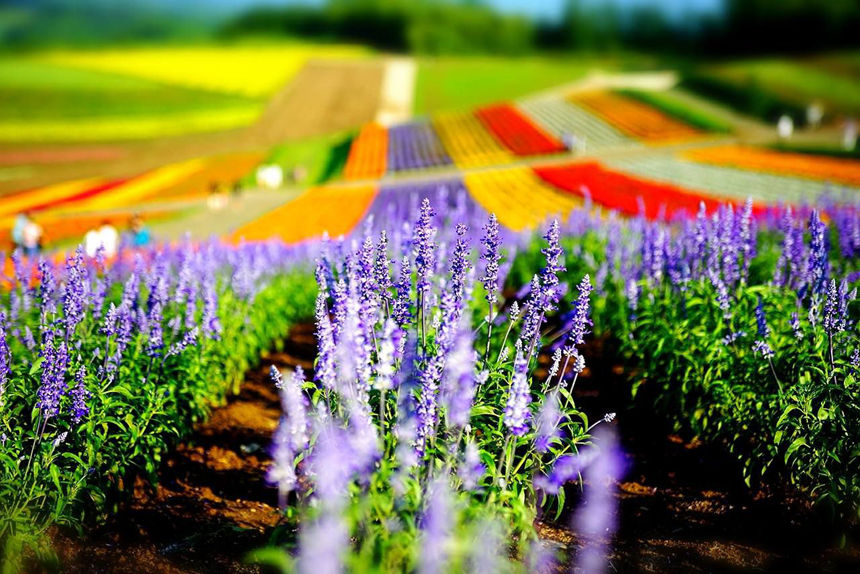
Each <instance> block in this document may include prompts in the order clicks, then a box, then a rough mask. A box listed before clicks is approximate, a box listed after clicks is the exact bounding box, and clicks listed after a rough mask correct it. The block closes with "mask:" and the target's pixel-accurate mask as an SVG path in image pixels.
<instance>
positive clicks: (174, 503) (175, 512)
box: [54, 324, 315, 574]
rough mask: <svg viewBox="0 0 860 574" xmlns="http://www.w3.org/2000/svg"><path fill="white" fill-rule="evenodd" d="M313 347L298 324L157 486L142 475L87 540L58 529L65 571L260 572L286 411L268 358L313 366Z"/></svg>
mask: <svg viewBox="0 0 860 574" xmlns="http://www.w3.org/2000/svg"><path fill="white" fill-rule="evenodd" d="M314 349H315V343H314V338H313V327H312V325H307V324H306V325H299V326H297V327H296V328H294V329H293V331H292V332H291V334H290V338H289V340H288V341H287V343H286V345H285V347H284V350H283V351H282V352H277V353H272V354H270V355H267V356H265V357H263V360H262V361H261V363H260V366H259V367H257V368H256V369H254V370H252V371H250V372H249V373H248V375H247V379H246V381H245V383H244V385H243V386H242V389H241V392H240V393H239V394H238V395H236V396H234V397H232V398H231V399H230V400H229V401H228V403H227V405H226V406H224V407H222V408H219V409H217V410H215V411H214V412H213V413H212V417H211V419H210V420H209V421H208V422H206V423H205V424H201V425H200V426H199V427H198V428H197V429H196V430H195V432H194V434H193V435H192V436H191V437H190V438H189V439H188V440H186V441H184V442H182V443H181V444H180V445H179V446H178V447H177V448H176V450H175V452H173V453H172V454H171V455H170V456H169V457H168V458H167V459H166V460H165V461H164V462H163V464H162V467H161V470H160V472H159V475H160V482H159V484H158V486H157V487H155V488H152V487H151V486H149V485H147V484H145V483H144V482H143V481H139V482H138V483H136V484H135V489H134V495H133V498H132V500H131V501H130V502H129V504H128V505H127V506H126V507H125V508H123V509H122V510H121V511H120V512H118V513H116V514H115V515H113V516H111V517H110V519H109V520H108V521H107V523H106V524H104V525H103V526H101V527H99V528H98V529H97V530H95V531H94V532H92V533H90V534H89V536H87V537H86V539H83V540H80V539H78V538H77V537H76V536H75V535H74V534H73V533H66V532H61V531H57V532H55V533H54V545H55V548H56V550H57V553H58V558H59V562H60V565H61V572H69V573H91V572H113V573H128V574H132V573H134V574H139V573H141V572H147V573H157V572H165V573H178V572H183V573H185V572H194V573H210V572H211V573H213V574H214V573H219V574H220V573H224V572H259V571H260V568H259V567H258V566H255V565H251V564H247V563H245V560H244V559H245V556H246V555H247V553H248V552H250V551H252V550H254V549H257V548H260V547H262V546H265V545H266V543H267V541H268V538H269V535H270V533H271V531H272V528H273V527H274V526H275V525H276V524H277V523H278V520H279V513H278V509H277V491H276V490H275V489H273V488H271V487H270V486H269V485H267V484H266V483H265V481H264V476H265V472H266V469H267V467H268V465H269V461H270V458H269V455H268V452H267V451H268V446H269V443H270V442H271V437H272V433H273V432H274V430H275V427H276V426H277V424H278V418H279V417H280V414H281V408H280V402H279V399H278V394H277V391H276V390H275V388H274V386H273V385H272V383H271V381H270V379H269V366H270V365H276V366H278V367H279V368H281V369H282V370H288V369H290V370H291V369H293V368H295V367H296V366H300V367H302V368H303V369H306V370H307V369H310V368H311V367H312V360H313V353H314Z"/></svg>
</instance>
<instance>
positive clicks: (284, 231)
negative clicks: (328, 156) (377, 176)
mask: <svg viewBox="0 0 860 574" xmlns="http://www.w3.org/2000/svg"><path fill="white" fill-rule="evenodd" d="M375 197H376V187H374V186H369V185H368V186H362V187H350V188H335V187H315V188H311V189H309V190H307V191H306V192H304V193H303V194H302V195H300V196H299V197H297V198H296V199H294V200H292V201H290V202H289V203H286V204H284V205H282V206H281V207H279V208H277V209H275V210H273V211H270V212H269V213H267V214H266V215H264V216H262V217H260V218H258V219H256V220H255V221H252V222H251V223H248V224H247V225H244V226H243V227H241V228H239V230H238V231H236V232H235V233H234V234H233V239H234V240H235V241H240V240H243V239H244V240H246V241H262V240H266V239H270V238H273V237H277V238H280V239H282V240H283V241H285V242H287V243H298V242H300V241H304V240H306V239H313V238H316V237H321V236H322V234H323V233H326V232H327V233H328V234H329V236H330V237H339V236H341V235H345V234H347V233H349V232H350V231H352V230H353V228H354V227H355V226H356V225H358V222H359V221H361V219H362V218H363V217H364V214H365V213H367V210H368V208H370V204H371V203H372V202H373V199H374V198H375Z"/></svg>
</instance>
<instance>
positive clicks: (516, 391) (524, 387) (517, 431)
mask: <svg viewBox="0 0 860 574" xmlns="http://www.w3.org/2000/svg"><path fill="white" fill-rule="evenodd" d="M531 401H532V397H531V389H530V388H529V381H528V363H527V362H526V360H525V358H524V357H523V349H522V343H521V341H517V354H516V358H515V359H514V372H513V376H512V377H511V389H510V392H509V393H508V401H507V405H506V406H505V420H504V422H505V426H506V427H507V428H508V430H509V431H510V432H511V434H512V435H514V436H522V435H524V434H526V432H528V430H529V419H530V418H531V412H530V411H529V404H530V403H531Z"/></svg>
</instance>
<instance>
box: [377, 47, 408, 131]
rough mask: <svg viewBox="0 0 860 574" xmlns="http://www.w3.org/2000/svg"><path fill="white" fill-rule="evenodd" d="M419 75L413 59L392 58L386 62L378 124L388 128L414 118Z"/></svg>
mask: <svg viewBox="0 0 860 574" xmlns="http://www.w3.org/2000/svg"><path fill="white" fill-rule="evenodd" d="M417 73H418V66H417V64H416V63H415V60H414V59H412V58H392V59H389V60H387V61H386V62H385V75H384V76H383V78H382V89H381V90H380V95H379V109H378V111H377V112H376V121H377V122H379V123H380V124H382V125H384V126H388V125H391V124H395V123H398V122H405V121H407V120H409V119H410V118H411V117H412V108H413V101H414V100H415V77H416V75H417Z"/></svg>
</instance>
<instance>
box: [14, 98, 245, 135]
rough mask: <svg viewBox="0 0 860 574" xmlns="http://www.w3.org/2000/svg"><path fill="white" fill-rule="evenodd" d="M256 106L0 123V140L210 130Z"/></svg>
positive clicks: (227, 125)
mask: <svg viewBox="0 0 860 574" xmlns="http://www.w3.org/2000/svg"><path fill="white" fill-rule="evenodd" d="M260 111H261V108H260V107H259V106H257V105H248V106H247V107H237V108H228V109H223V110H201V111H194V112H191V111H185V112H180V113H169V114H164V115H158V116H145V117H101V118H78V119H62V120H47V121H44V120H35V121H32V120H26V121H24V120H18V121H14V120H13V121H5V120H4V121H3V122H2V123H0V141H7V142H51V141H63V142H88V141H105V140H135V139H147V138H151V137H167V136H174V135H182V134H187V133H198V132H214V131H220V130H227V129H232V128H238V127H243V126H246V125H249V124H251V123H253V122H254V121H255V120H256V119H257V117H258V116H259V114H260Z"/></svg>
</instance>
